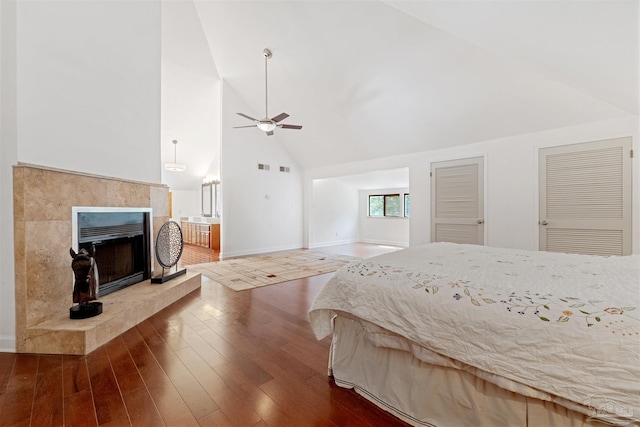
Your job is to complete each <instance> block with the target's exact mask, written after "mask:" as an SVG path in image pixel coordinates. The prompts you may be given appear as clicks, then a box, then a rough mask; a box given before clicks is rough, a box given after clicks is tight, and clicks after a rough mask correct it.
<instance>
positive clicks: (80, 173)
mask: <svg viewBox="0 0 640 427" xmlns="http://www.w3.org/2000/svg"><path fill="white" fill-rule="evenodd" d="M13 167H14V168H16V169H17V168H30V169H41V170H45V171H51V172H61V173H67V174H70V175H78V176H86V177H89V178H98V179H109V180H112V181H121V182H128V183H133V184H143V185H148V186H151V187H161V188H168V187H169V186H168V185H167V184H159V183H154V182H145V181H136V180H132V179H125V178H117V177H113V176H106V175H98V174H93V173H88V172H78V171H72V170H67V169H59V168H52V167H49V166H42V165H34V164H30V163H23V162H18V163H17V164H15V165H13Z"/></svg>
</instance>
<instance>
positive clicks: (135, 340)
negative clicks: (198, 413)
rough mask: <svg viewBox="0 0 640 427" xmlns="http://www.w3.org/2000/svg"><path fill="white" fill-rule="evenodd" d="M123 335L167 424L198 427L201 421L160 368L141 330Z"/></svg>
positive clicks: (133, 329) (134, 329)
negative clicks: (140, 332) (141, 334)
mask: <svg viewBox="0 0 640 427" xmlns="http://www.w3.org/2000/svg"><path fill="white" fill-rule="evenodd" d="M121 337H122V340H123V341H124V342H125V344H126V345H127V348H128V349H129V353H130V354H131V356H132V358H133V360H134V362H135V364H136V368H137V369H138V371H139V372H140V375H141V377H142V379H143V380H144V382H145V384H146V386H147V389H148V390H149V394H150V395H151V397H152V398H153V401H154V403H155V405H156V407H157V408H158V412H160V415H161V416H162V419H163V420H164V422H165V424H166V425H168V426H197V425H198V421H197V420H196V418H195V417H194V416H193V414H192V413H191V411H190V410H189V408H188V407H187V405H186V404H185V403H184V401H183V400H182V397H180V394H179V393H178V391H177V390H176V388H175V387H174V385H173V383H172V382H171V380H170V379H169V377H168V376H167V374H166V373H165V372H164V371H163V370H162V368H161V367H160V364H159V363H158V361H157V360H156V359H155V357H154V356H153V354H152V353H151V350H150V349H149V348H148V347H147V345H146V343H145V342H144V340H143V339H142V336H140V334H139V332H138V330H137V329H136V328H131V329H129V330H128V331H127V332H125V333H124V334H122V335H121Z"/></svg>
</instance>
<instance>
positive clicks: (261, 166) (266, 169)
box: [258, 163, 269, 171]
mask: <svg viewBox="0 0 640 427" xmlns="http://www.w3.org/2000/svg"><path fill="white" fill-rule="evenodd" d="M258 169H260V170H263V171H268V170H269V165H265V164H264V163H258Z"/></svg>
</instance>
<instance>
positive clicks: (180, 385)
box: [136, 322, 218, 419]
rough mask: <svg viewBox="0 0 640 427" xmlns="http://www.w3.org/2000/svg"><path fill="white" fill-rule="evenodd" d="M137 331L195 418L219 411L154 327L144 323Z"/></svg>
mask: <svg viewBox="0 0 640 427" xmlns="http://www.w3.org/2000/svg"><path fill="white" fill-rule="evenodd" d="M136 329H137V330H138V331H139V332H140V335H141V336H142V338H143V339H144V341H145V342H146V343H147V346H148V347H149V349H150V350H151V352H152V353H153V356H154V357H155V358H156V360H157V361H158V363H159V364H160V366H161V367H162V369H163V370H164V372H165V373H166V374H167V376H168V377H169V379H170V380H171V382H172V383H173V385H174V386H175V388H176V390H178V393H180V396H182V399H183V400H184V402H185V403H186V404H187V406H188V407H189V409H190V410H191V412H192V413H193V416H194V417H195V418H196V419H200V418H204V417H206V416H207V415H210V414H212V413H213V412H215V411H217V410H218V406H217V405H216V403H215V402H214V401H213V399H211V398H210V397H209V396H208V395H207V393H206V392H205V391H204V389H203V388H202V386H201V385H200V383H199V382H198V380H197V379H196V378H195V377H194V376H193V375H192V374H191V372H189V370H188V369H187V368H186V367H185V365H184V364H183V363H182V361H181V360H180V359H179V358H178V357H177V356H176V354H175V353H174V352H173V350H172V349H171V347H169V346H168V345H167V344H166V343H165V342H164V341H163V340H162V338H161V337H160V336H159V335H158V333H157V332H156V330H155V329H153V326H151V324H150V323H148V322H142V323H141V324H140V325H138V326H137V327H136Z"/></svg>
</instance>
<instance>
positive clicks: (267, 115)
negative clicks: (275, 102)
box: [262, 48, 273, 119]
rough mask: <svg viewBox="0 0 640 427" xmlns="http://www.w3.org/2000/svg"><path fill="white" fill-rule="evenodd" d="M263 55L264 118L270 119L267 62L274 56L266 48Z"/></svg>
mask: <svg viewBox="0 0 640 427" xmlns="http://www.w3.org/2000/svg"><path fill="white" fill-rule="evenodd" d="M262 53H263V54H264V118H265V119H268V118H269V107H268V99H269V98H268V97H269V95H268V89H267V60H268V59H269V58H271V57H272V56H273V54H272V53H271V51H270V50H269V49H267V48H265V49H264V50H263V51H262Z"/></svg>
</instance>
